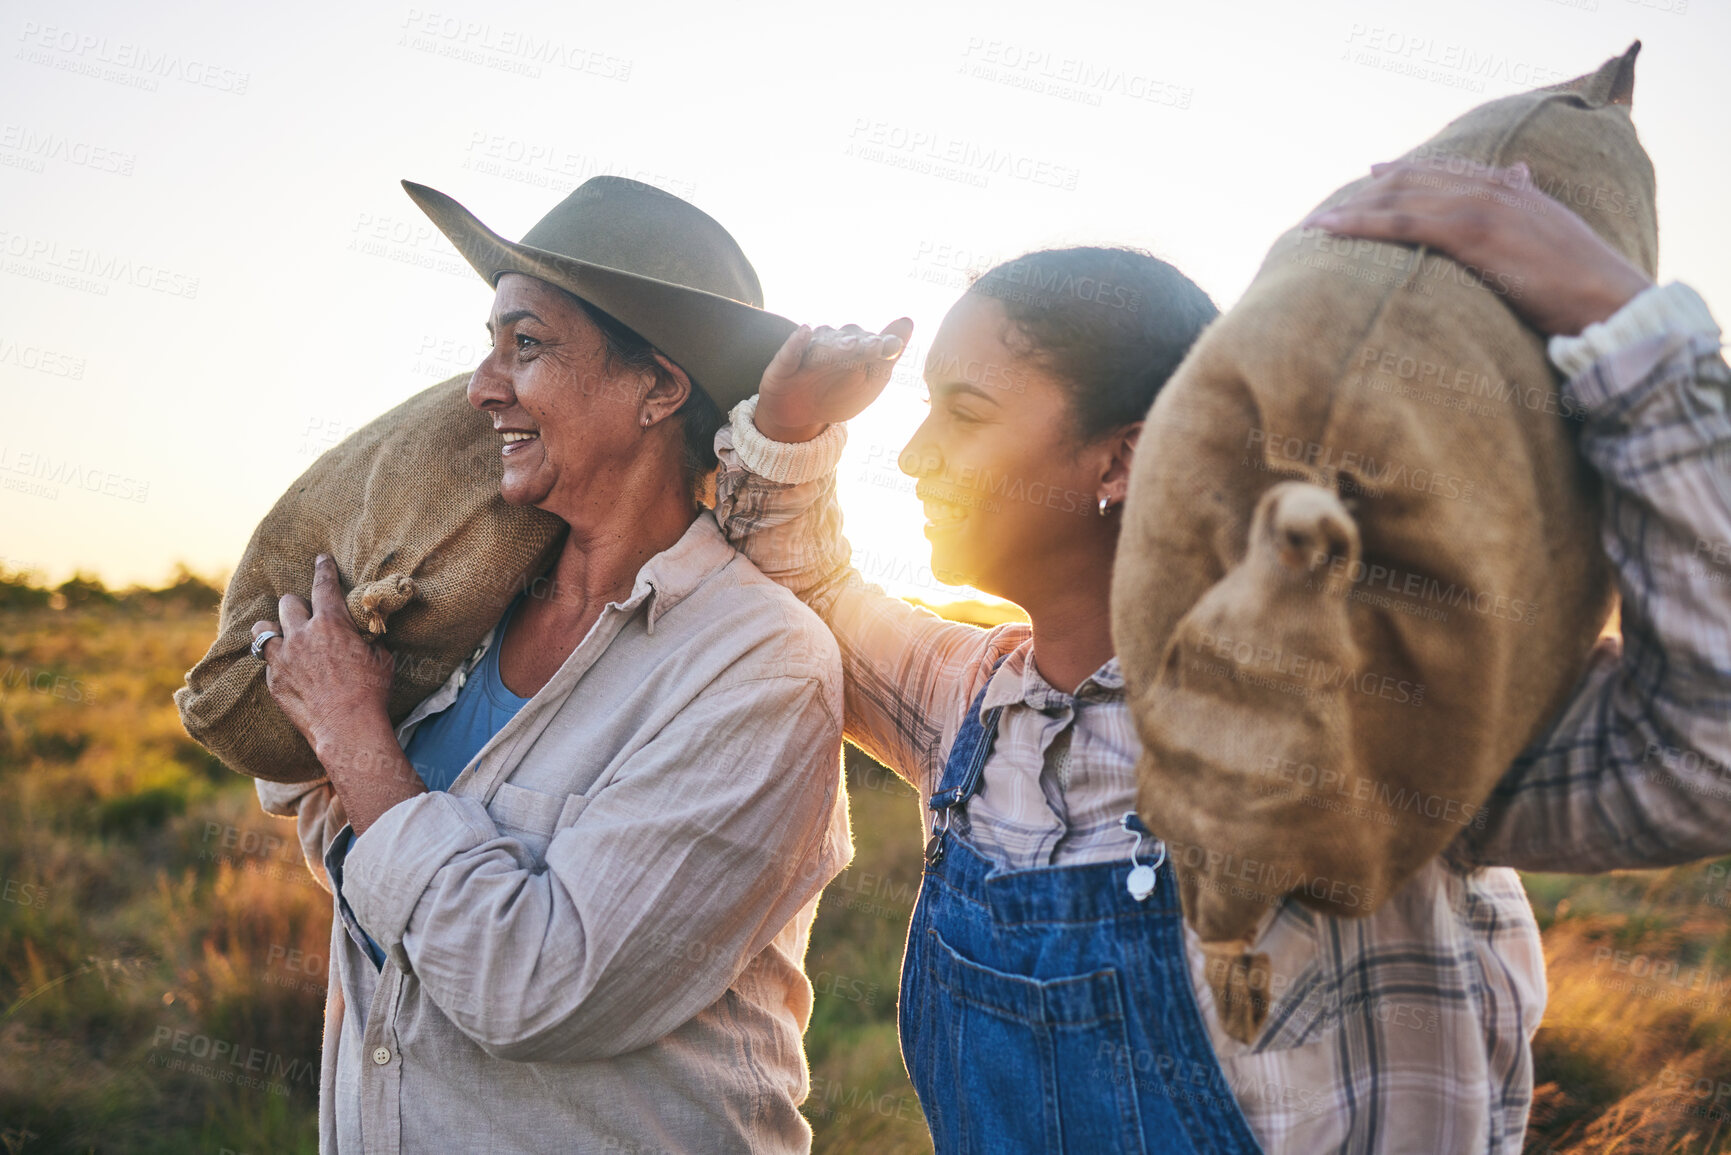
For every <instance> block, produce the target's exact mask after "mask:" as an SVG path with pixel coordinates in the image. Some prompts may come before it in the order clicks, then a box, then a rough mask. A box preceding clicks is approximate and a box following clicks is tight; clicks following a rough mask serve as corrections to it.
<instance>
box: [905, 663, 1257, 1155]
mask: <svg viewBox="0 0 1731 1155" xmlns="http://www.w3.org/2000/svg"><path fill="white" fill-rule="evenodd" d="M984 699H985V690H984V689H982V690H981V691H980V693H979V696H978V697H976V698H975V699H974V701H973V704H972V705H971V706H970V707H969V708H968V713H967V717H966V719H965V720H964V721H963V723H962V729H961V732H960V733H959V734H957V735H956V741H955V745H954V746H953V747H952V748H951V750H950V757H949V762H948V763H947V764H946V765H945V766H944V776H943V780H942V781H941V782H940V783H939V784H938V791H937V793H936V794H934V795H933V796H932V800H931V807H932V810H933V811H934V812H935V816H934V820H933V823H932V838H931V842H930V843H929V844H928V845H927V849H926V861H927V866H926V872H925V877H924V879H923V881H922V882H921V884H920V894H919V900H918V901H917V902H916V903H915V906H914V914H913V922H912V924H911V925H910V926H909V928H908V949H907V957H906V959H905V960H904V962H903V964H902V986H901V1007H900V1014H899V1025H900V1030H901V1043H902V1056H903V1058H904V1059H905V1060H906V1062H907V1066H908V1072H909V1073H910V1074H911V1075H912V1077H913V1083H914V1089H915V1090H917V1091H918V1092H919V1096H920V1105H921V1106H922V1107H923V1108H924V1109H925V1114H926V1123H927V1124H928V1125H929V1126H930V1127H931V1131H932V1141H933V1143H934V1144H935V1146H936V1150H937V1151H938V1152H939V1155H951V1153H955V1152H968V1153H976V1152H977V1153H981V1155H1000V1153H1001V1155H1024V1153H1026V1155H1038V1153H1043V1152H1066V1153H1070V1155H1107V1153H1110V1152H1121V1151H1123V1152H1146V1153H1148V1155H1187V1153H1191V1152H1195V1153H1197V1155H1212V1153H1216V1152H1218V1153H1222V1155H1240V1153H1243V1155H1252V1153H1255V1152H1257V1151H1258V1150H1259V1148H1258V1147H1257V1143H1256V1139H1255V1137H1254V1136H1253V1135H1252V1134H1251V1132H1250V1128H1249V1126H1248V1125H1247V1124H1246V1123H1245V1121H1244V1116H1243V1114H1242V1113H1241V1112H1240V1111H1239V1109H1238V1103H1237V1100H1235V1099H1234V1098H1233V1096H1232V1091H1231V1089H1230V1088H1229V1087H1228V1086H1227V1084H1226V1079H1225V1076H1224V1074H1223V1073H1222V1072H1221V1070H1220V1064H1219V1063H1218V1062H1217V1061H1216V1060H1215V1057H1214V1049H1213V1047H1212V1046H1211V1045H1210V1043H1209V1041H1208V1031H1207V1028H1206V1027H1205V1026H1204V1025H1203V1023H1202V1018H1201V1015H1200V1013H1199V1012H1198V1011H1197V1008H1196V998H1195V993H1194V991H1193V990H1192V989H1191V985H1190V972H1189V967H1188V964H1187V963H1186V961H1185V954H1184V937H1183V931H1182V927H1181V926H1180V923H1179V920H1180V918H1181V917H1182V914H1181V911H1180V909H1179V903H1178V888H1177V886H1176V884H1175V883H1174V882H1173V879H1172V872H1171V870H1169V869H1164V870H1158V871H1157V874H1156V878H1155V881H1154V884H1153V890H1152V893H1149V894H1148V895H1147V897H1146V898H1145V899H1143V900H1142V901H1138V900H1137V899H1135V898H1134V897H1132V896H1131V894H1130V892H1129V890H1128V888H1127V885H1126V883H1127V881H1128V879H1129V875H1130V872H1131V854H1130V849H1129V844H1128V839H1126V852H1125V856H1124V859H1123V860H1122V861H1119V862H1109V863H1097V864H1091V865H1085V866H1061V867H1045V868H1040V869H1035V870H999V869H997V868H995V867H994V866H993V864H992V863H991V862H989V861H988V860H986V859H985V858H983V857H981V856H980V855H979V853H978V852H976V851H974V850H973V849H972V848H970V847H969V846H968V844H967V843H966V842H964V841H963V840H962V839H960V838H959V837H957V836H956V835H955V834H954V833H952V832H951V831H950V830H949V815H950V810H951V809H952V808H954V807H960V806H963V805H965V804H966V803H967V801H968V799H969V798H971V797H973V795H974V794H976V793H977V792H978V791H979V788H980V775H981V770H982V768H983V767H984V766H985V764H986V758H987V757H988V755H989V754H990V753H991V748H992V740H993V738H994V737H995V736H996V734H997V728H998V714H999V713H1000V710H999V709H994V710H992V711H991V713H989V714H988V715H986V718H985V720H984V723H983V724H982V722H981V719H980V707H981V703H982V702H983V700H984ZM1138 825H1139V824H1138ZM1148 841H1149V840H1146V839H1145V840H1144V843H1143V845H1144V846H1145V847H1146V848H1147V849H1150V850H1152V847H1148V846H1147V843H1148ZM1152 857H1153V855H1152V854H1144V855H1141V856H1139V858H1138V861H1139V862H1140V863H1141V864H1142V865H1143V866H1146V865H1147V864H1148V862H1149V861H1150V860H1151V858H1152ZM1145 879H1146V872H1144V873H1143V874H1142V876H1141V877H1140V878H1139V879H1138V881H1143V880H1145Z"/></svg>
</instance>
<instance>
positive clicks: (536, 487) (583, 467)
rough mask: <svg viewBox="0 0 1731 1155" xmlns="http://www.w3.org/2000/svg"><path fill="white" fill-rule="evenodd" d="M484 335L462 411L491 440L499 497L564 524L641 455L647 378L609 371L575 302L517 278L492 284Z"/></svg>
mask: <svg viewBox="0 0 1731 1155" xmlns="http://www.w3.org/2000/svg"><path fill="white" fill-rule="evenodd" d="M487 331H488V333H489V334H491V336H492V338H493V348H492V350H491V351H490V352H489V353H488V354H487V356H486V357H485V358H484V359H483V360H482V361H481V364H480V365H479V366H477V367H476V369H475V372H474V375H473V376H472V377H471V378H470V379H469V404H471V405H473V406H475V407H476V408H477V409H480V410H483V411H484V412H486V413H488V414H489V415H491V417H492V419H493V427H494V428H495V429H497V430H499V431H500V433H501V437H502V441H501V446H500V456H501V457H502V458H503V459H504V465H505V476H504V479H503V480H502V481H501V482H500V484H499V492H500V494H501V495H502V496H503V497H504V499H505V501H506V502H507V503H509V504H511V505H533V506H537V507H539V508H541V509H545V510H547V511H549V512H551V513H556V514H558V515H560V516H561V517H564V518H565V520H567V521H571V520H572V519H573V516H575V515H578V514H580V513H581V511H583V510H584V509H586V508H588V507H591V506H593V505H595V503H596V502H597V500H599V499H604V497H605V495H607V494H609V493H611V492H614V491H615V490H616V489H617V487H618V483H619V481H620V479H622V478H623V477H624V476H625V474H626V472H627V469H628V467H629V466H630V464H631V463H632V461H633V460H634V459H635V458H636V456H637V455H638V454H639V453H640V452H641V451H642V448H643V444H644V438H643V436H642V427H641V424H640V412H639V411H640V408H641V406H640V405H639V401H640V399H641V398H642V397H643V396H644V393H645V391H646V390H647V389H648V387H649V385H650V383H651V382H650V378H649V375H646V374H642V373H633V372H631V371H629V370H626V369H623V368H618V367H614V366H611V365H610V364H609V361H608V357H607V342H606V338H605V337H604V336H603V335H602V333H601V330H600V329H598V328H597V327H596V326H595V323H594V322H593V321H591V320H590V319H589V317H588V315H587V314H585V313H584V311H583V309H582V306H580V305H579V304H578V302H577V300H576V298H574V297H572V296H570V295H569V294H567V293H566V292H564V291H563V290H561V289H558V288H555V287H554V286H552V285H549V284H547V283H546V282H545V281H540V280H536V279H535V278H534V277H529V276H525V275H523V274H521V273H507V274H505V275H504V276H502V277H500V278H499V283H498V290H497V292H496V294H495V295H494V298H493V312H492V316H491V317H490V318H489V319H488V321H487Z"/></svg>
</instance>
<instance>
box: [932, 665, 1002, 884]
mask: <svg viewBox="0 0 1731 1155" xmlns="http://www.w3.org/2000/svg"><path fill="white" fill-rule="evenodd" d="M1008 657H1009V655H1008V654H1004V655H1002V656H1001V657H999V658H998V660H997V661H996V662H995V663H993V665H992V673H991V674H988V675H987V676H986V684H985V685H984V686H981V687H980V692H979V693H978V694H975V695H974V700H973V702H972V703H971V704H970V705H969V706H968V712H967V713H966V714H965V715H964V716H963V718H962V728H961V729H960V730H958V731H957V732H956V740H955V741H954V742H953V743H951V745H950V756H949V759H948V760H947V761H946V762H945V763H944V774H943V777H942V778H941V779H940V780H939V782H938V789H937V791H936V792H935V793H934V794H933V795H932V799H931V802H930V803H929V805H930V806H931V808H932V810H933V811H934V812H935V813H934V814H933V816H932V834H931V838H930V839H928V840H927V842H926V863H927V865H929V866H936V865H937V863H938V862H939V861H940V860H941V859H942V858H943V856H944V851H943V835H944V832H945V831H946V830H948V829H949V826H950V811H951V810H953V809H955V808H956V807H958V806H965V805H966V804H967V801H968V799H970V798H972V797H973V796H974V795H976V794H978V793H979V792H980V778H981V775H982V774H983V772H984V770H985V767H986V759H987V758H988V757H990V756H991V753H992V741H993V739H995V738H996V737H997V734H998V715H1000V714H1002V713H1003V712H1004V708H1003V707H1002V706H995V707H993V708H992V709H991V710H989V711H987V712H986V714H985V716H984V717H982V716H981V714H980V708H981V707H982V706H983V705H984V704H985V700H986V689H987V687H989V686H990V685H991V684H992V675H995V674H996V673H997V672H998V668H999V667H1000V666H1002V665H1003V664H1004V659H1005V658H1008Z"/></svg>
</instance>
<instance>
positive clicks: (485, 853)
mask: <svg viewBox="0 0 1731 1155" xmlns="http://www.w3.org/2000/svg"><path fill="white" fill-rule="evenodd" d="M406 187H407V188H408V191H409V193H410V195H411V196H412V197H413V198H414V199H415V201H416V203H417V204H419V205H420V206H421V207H422V208H423V209H424V210H425V211H426V212H427V214H428V215H429V216H430V217H432V219H433V221H434V223H435V224H437V225H438V226H439V228H440V229H441V230H442V231H443V232H444V233H445V235H446V236H448V237H450V239H451V241H452V243H453V244H455V245H456V247H457V249H458V251H459V252H461V253H462V254H463V255H464V257H466V258H467V259H468V261H469V262H470V264H471V265H473V266H474V267H475V269H476V271H477V272H479V273H480V274H481V275H482V277H483V278H484V279H485V280H486V281H487V283H488V284H489V286H491V287H492V288H493V289H494V299H493V309H492V315H491V317H490V318H489V319H488V321H487V330H488V333H489V335H490V336H491V337H492V339H493V348H492V349H491V351H489V352H488V353H487V355H486V357H485V359H484V360H483V361H482V362H481V364H480V365H479V366H478V367H477V368H476V370H475V372H474V374H473V376H472V377H471V378H470V380H469V382H468V399H469V402H470V404H472V405H473V406H474V407H475V408H476V409H478V410H480V411H482V412H483V413H485V414H487V415H489V416H490V417H491V419H492V424H493V427H494V428H495V429H496V430H497V431H498V448H497V450H496V452H498V453H499V454H500V455H501V456H502V459H503V465H504V473H503V481H502V482H501V483H500V492H501V493H502V494H503V496H504V498H505V500H506V501H507V502H508V503H510V504H512V505H514V506H534V507H536V508H539V509H541V510H545V511H547V512H549V513H551V514H554V515H556V516H557V517H559V518H561V519H563V521H564V522H565V523H567V526H568V529H567V531H566V534H565V538H564V543H563V545H562V546H561V547H560V549H559V552H558V554H557V557H556V558H555V559H554V561H553V563H552V567H551V569H550V571H549V572H548V573H546V574H544V575H541V576H540V577H539V578H537V579H536V580H535V581H534V582H533V583H532V584H531V585H530V587H529V590H528V593H527V596H519V597H518V598H517V599H516V600H515V601H514V602H512V604H511V605H510V607H509V608H507V609H506V611H505V613H504V615H503V617H502V618H501V619H500V621H499V622H498V624H497V626H496V627H495V628H494V629H493V630H492V631H491V632H490V633H488V634H487V635H486V637H485V638H484V639H483V640H482V642H481V645H480V647H479V648H478V649H477V650H476V651H475V653H474V655H473V656H472V657H470V659H469V660H468V661H467V662H466V663H463V665H462V666H461V668H460V669H457V670H456V671H455V672H453V673H452V675H451V676H450V678H449V680H447V681H446V682H445V684H444V685H443V686H442V687H440V688H439V689H437V690H436V691H435V692H434V693H433V694H432V696H431V697H429V698H427V699H426V700H424V701H422V702H421V703H420V704H419V705H418V706H416V707H415V709H414V710H413V712H412V713H410V714H409V715H408V717H407V718H406V719H404V720H403V721H402V723H401V725H399V726H396V727H395V728H393V726H392V724H391V721H390V718H389V716H388V714H387V712H386V696H387V692H388V690H389V687H390V684H391V656H390V655H389V654H388V653H385V652H384V651H383V649H382V648H381V647H378V646H372V645H369V644H367V643H366V641H365V640H364V639H363V638H362V637H361V635H359V634H358V633H357V631H356V628H355V625H354V623H353V621H352V620H351V618H350V615H349V612H348V610H347V609H346V608H345V605H344V602H343V597H342V591H341V585H340V582H339V575H338V573H337V571H336V566H335V565H334V564H333V563H332V562H331V560H330V559H329V558H328V557H326V556H323V555H321V556H320V557H319V558H318V559H317V562H316V565H315V568H314V578H313V587H312V594H313V596H312V606H311V609H310V611H309V609H308V607H307V605H306V603H305V602H303V601H302V600H301V599H300V598H299V597H298V596H295V595H293V594H290V595H287V596H284V597H283V598H282V599H281V602H280V605H279V611H278V612H279V618H278V620H275V621H259V622H257V623H256V624H255V625H254V626H253V634H254V642H253V652H254V654H255V655H256V656H257V657H258V658H259V659H260V660H261V661H263V662H265V663H266V666H267V671H268V672H267V678H268V686H269V691H270V694H271V697H272V698H273V699H274V700H275V701H276V702H277V703H278V704H279V705H280V706H281V707H282V709H283V711H284V713H285V714H286V715H287V716H288V718H289V719H290V720H291V721H292V722H293V723H294V725H295V727H296V729H297V730H298V731H299V732H300V733H301V734H302V735H303V736H304V737H305V738H306V740H307V742H308V744H309V745H310V747H311V749H312V751H313V752H314V753H315V754H316V755H317V757H318V759H319V762H320V764H321V766H322V768H323V771H324V776H323V777H320V778H318V779H316V780H315V781H312V782H307V783H286V784H285V783H277V782H269V781H265V780H263V779H260V780H259V782H258V793H259V797H260V800H261V802H262V804H263V806H264V808H265V809H266V810H267V811H269V812H270V813H272V814H279V815H285V816H293V817H295V818H296V819H297V821H298V829H299V834H300V840H301V844H302V847H303V849H304V850H305V852H306V856H307V859H308V863H309V866H310V867H311V868H312V870H313V873H314V875H315V876H316V877H317V878H318V879H319V880H320V882H321V883H323V884H324V885H325V886H326V888H327V889H329V890H330V891H331V892H332V893H333V895H334V896H335V900H336V901H335V908H336V909H335V912H334V917H333V920H332V929H331V954H330V957H331V960H332V963H331V967H330V976H331V977H330V987H329V994H328V997H327V1000H326V1005H325V1036H324V1037H325V1046H324V1057H323V1065H322V1072H321V1081H320V1090H319V1148H320V1150H321V1151H325V1152H338V1151H341V1152H361V1151H368V1152H385V1151H390V1152H397V1151H402V1152H424V1151H486V1152H512V1151H514V1152H523V1153H525V1155H542V1153H544V1152H548V1151H570V1150H581V1151H608V1150H616V1151H661V1150H666V1149H672V1150H678V1151H714V1152H740V1153H744V1152H786V1153H789V1155H793V1153H797V1152H804V1151H808V1150H809V1149H810V1146H811V1128H810V1127H809V1126H808V1125H807V1123H806V1121H805V1119H804V1118H803V1117H802V1116H801V1115H800V1112H799V1109H798V1108H799V1103H800V1101H801V1100H802V1099H803V1098H804V1097H805V1093H806V1089H807V1086H808V1079H807V1073H806V1066H805V1058H804V1054H803V1051H802V1048H801V1041H800V1040H801V1035H802V1033H803V1031H804V1029H805V1026H806V1024H807V1022H808V1021H809V1019H810V1015H811V1007H812V987H811V984H810V983H809V982H808V981H807V980H806V977H805V975H804V973H803V965H804V959H805V952H806V944H807V941H808V937H809V934H810V930H811V924H812V919H813V917H814V915H815V913H816V908H817V900H818V893H819V891H820V890H821V889H822V887H823V885H824V884H825V883H827V882H828V881H829V880H830V879H831V878H833V877H834V876H835V875H836V874H837V873H839V872H840V870H841V869H842V867H843V866H845V865H846V863H847V861H848V859H849V858H850V856H851V854H852V846H851V843H850V841H849V835H848V825H847V799H846V793H845V790H844V789H843V787H842V782H841V774H840V759H839V750H840V716H841V676H840V662H839V656H838V654H837V652H836V646H835V642H834V640H833V639H832V638H831V636H830V634H829V632H828V631H827V630H825V629H824V628H823V625H822V623H821V622H819V621H818V619H817V618H816V617H815V616H814V615H813V614H812V613H811V612H810V611H809V610H808V609H806V608H805V607H804V606H802V605H800V604H799V603H798V602H797V601H796V600H795V599H794V598H793V597H792V596H791V595H790V594H789V593H788V592H787V591H785V590H783V589H781V588H779V587H777V586H776V585H774V584H773V583H771V582H770V581H769V580H768V579H766V578H765V577H763V575H762V574H760V573H758V572H757V570H756V569H754V568H753V567H752V565H751V563H750V562H748V561H746V560H745V559H744V558H741V557H740V556H739V555H738V554H737V553H735V552H734V551H733V549H731V548H730V547H729V546H728V545H727V543H726V541H725V540H724V539H723V538H722V535H721V532H720V529H719V527H718V526H717V524H716V522H715V520H714V517H713V515H712V513H711V512H710V510H709V509H708V508H706V507H705V506H704V505H703V504H702V503H701V501H700V495H701V493H702V492H703V490H704V489H705V488H706V486H707V483H708V481H709V475H710V473H711V471H712V470H713V469H714V465H715V460H714V455H713V449H712V445H713V437H714V433H715V430H716V428H717V426H718V425H719V424H720V422H721V419H722V418H721V409H720V408H719V407H720V406H724V405H729V404H732V403H733V402H735V401H737V400H739V399H740V398H742V397H744V396H746V395H747V394H748V393H749V392H750V391H751V389H752V388H753V387H754V386H755V384H756V382H757V380H758V378H759V376H760V375H761V374H762V372H763V369H764V366H765V365H766V364H767V362H768V360H769V357H770V356H771V354H772V353H773V352H774V350H775V348H776V347H777V346H778V345H779V344H780V342H781V341H782V339H783V338H784V337H785V336H786V335H787V333H788V332H790V331H791V330H792V329H793V325H792V323H791V322H788V321H786V320H784V319H782V318H780V317H776V316H775V315H774V314H769V313H765V312H764V311H763V309H762V307H761V306H762V295H761V291H760V290H759V287H758V282H757V276H756V274H755V273H754V272H753V271H752V268H751V265H750V263H749V262H748V261H747V260H746V259H745V255H744V254H743V253H742V252H741V251H740V249H739V246H738V245H737V244H736V243H735V242H734V240H733V238H732V237H731V236H729V235H728V234H727V232H726V231H725V230H724V229H723V228H722V227H721V226H720V225H719V224H717V223H716V222H715V221H714V220H712V219H710V218H709V217H708V216H706V215H704V214H703V213H702V212H700V211H699V210H697V209H696V208H695V207H693V206H692V205H689V204H687V203H685V202H684V201H682V200H680V199H679V198H677V197H673V196H671V195H669V194H667V193H664V192H662V191H660V190H658V189H655V188H651V187H649V186H647V185H643V184H639V183H638V182H636V181H629V180H622V179H619V178H615V177H596V178H594V179H593V180H590V181H588V182H587V183H585V184H584V185H583V186H582V187H580V188H578V189H577V190H576V191H575V192H574V193H572V194H571V195H570V196H569V197H568V198H566V200H565V201H563V202H562V203H560V204H559V205H558V206H556V207H555V208H554V209H553V210H552V211H551V212H549V213H548V214H547V215H546V217H544V218H543V219H542V220H541V222H540V223H539V224H537V225H536V226H535V227H534V228H533V229H531V230H530V231H529V233H528V235H527V236H526V237H525V238H524V240H523V242H522V243H521V244H518V243H513V242H510V241H506V240H504V239H503V238H501V237H499V236H497V235H495V234H494V233H492V232H491V231H490V230H488V229H487V228H486V227H485V226H483V225H482V224H481V223H480V222H479V221H478V220H476V219H475V218H474V217H473V216H472V215H471V214H469V213H468V212H467V210H465V209H463V208H462V207H461V206H460V205H458V204H457V203H456V202H455V201H453V200H451V199H450V198H449V197H446V196H444V195H442V194H440V193H437V192H435V191H433V190H432V189H428V188H425V187H422V186H419V185H407V186H406ZM438 496H439V495H437V494H432V493H429V494H426V495H425V498H426V500H428V501H429V502H432V501H434V500H436V499H437V497H438ZM308 562H309V564H312V563H313V559H311V558H309V559H308ZM494 576H495V577H496V576H497V575H494Z"/></svg>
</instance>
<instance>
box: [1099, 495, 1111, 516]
mask: <svg viewBox="0 0 1731 1155" xmlns="http://www.w3.org/2000/svg"><path fill="white" fill-rule="evenodd" d="M1111 508H1112V499H1111V498H1110V497H1102V498H1101V499H1100V516H1101V517H1105V516H1106V511H1107V510H1109V509H1111Z"/></svg>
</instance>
